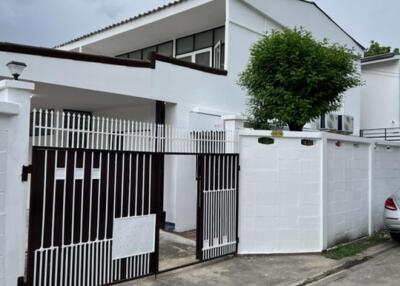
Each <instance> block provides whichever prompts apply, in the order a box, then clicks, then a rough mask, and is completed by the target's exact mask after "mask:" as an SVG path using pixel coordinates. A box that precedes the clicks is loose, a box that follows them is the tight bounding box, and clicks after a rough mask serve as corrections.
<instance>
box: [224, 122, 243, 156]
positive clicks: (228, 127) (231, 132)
mask: <svg viewBox="0 0 400 286" xmlns="http://www.w3.org/2000/svg"><path fill="white" fill-rule="evenodd" d="M222 120H223V121H224V130H225V131H227V132H226V135H225V136H226V137H225V140H226V153H238V152H239V140H240V138H239V136H238V131H239V130H240V129H243V128H244V121H245V118H244V117H242V116H240V115H224V116H222Z"/></svg>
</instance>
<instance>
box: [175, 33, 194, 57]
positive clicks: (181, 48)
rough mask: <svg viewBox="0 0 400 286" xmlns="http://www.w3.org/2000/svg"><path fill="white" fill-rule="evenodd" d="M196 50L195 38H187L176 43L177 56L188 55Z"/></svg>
mask: <svg viewBox="0 0 400 286" xmlns="http://www.w3.org/2000/svg"><path fill="white" fill-rule="evenodd" d="M193 50H194V37H193V36H190V37H186V38H182V39H179V40H177V41H176V54H177V55H181V54H186V53H189V52H193Z"/></svg>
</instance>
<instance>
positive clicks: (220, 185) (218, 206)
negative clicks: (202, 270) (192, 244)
mask: <svg viewBox="0 0 400 286" xmlns="http://www.w3.org/2000/svg"><path fill="white" fill-rule="evenodd" d="M197 162H198V163H197V164H198V166H197V170H198V210H197V226H198V227H197V258H198V259H199V260H201V261H204V260H210V259H213V258H217V257H222V256H226V255H229V254H234V253H236V252H237V244H238V232H237V231H238V190H239V187H238V182H239V176H238V174H239V173H238V172H239V155H229V154H220V155H199V156H198V161H197Z"/></svg>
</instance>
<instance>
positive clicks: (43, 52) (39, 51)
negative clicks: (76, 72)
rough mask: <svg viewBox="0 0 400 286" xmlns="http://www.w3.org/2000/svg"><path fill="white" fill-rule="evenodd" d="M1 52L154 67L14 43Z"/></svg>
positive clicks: (147, 65) (140, 63) (146, 66)
mask: <svg viewBox="0 0 400 286" xmlns="http://www.w3.org/2000/svg"><path fill="white" fill-rule="evenodd" d="M0 51H2V52H11V53H19V54H28V55H35V56H44V57H49V58H58V59H67V60H76V61H83V62H92V63H102V64H110V65H120V66H128V67H137V68H149V67H152V66H151V64H150V63H149V62H147V61H135V60H127V59H120V58H114V57H107V56H99V55H92V54H85V53H77V52H71V51H63V50H56V49H50V48H43V47H34V46H27V45H20V44H13V43H4V42H0Z"/></svg>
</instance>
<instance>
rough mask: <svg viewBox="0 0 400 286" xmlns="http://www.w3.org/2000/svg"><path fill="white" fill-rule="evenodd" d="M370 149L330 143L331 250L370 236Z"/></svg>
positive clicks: (329, 244)
mask: <svg viewBox="0 0 400 286" xmlns="http://www.w3.org/2000/svg"><path fill="white" fill-rule="evenodd" d="M369 146H370V145H369V144H359V143H357V144H354V143H352V142H341V141H335V140H328V141H327V181H328V182H327V204H326V206H327V235H328V247H330V246H333V245H336V244H338V243H341V242H347V241H349V240H352V239H356V238H359V237H361V236H365V235H368V224H369V218H368V202H369V199H368V194H369Z"/></svg>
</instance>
